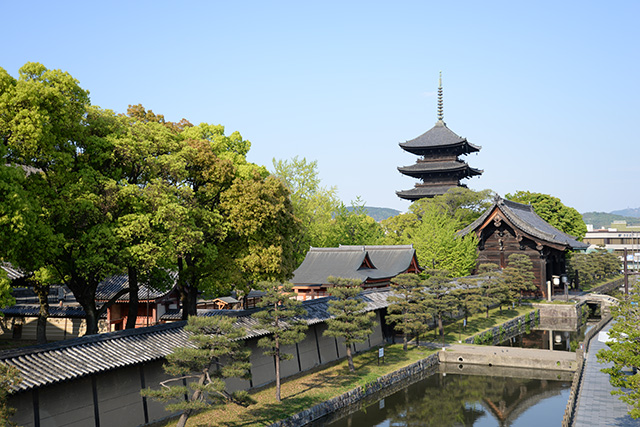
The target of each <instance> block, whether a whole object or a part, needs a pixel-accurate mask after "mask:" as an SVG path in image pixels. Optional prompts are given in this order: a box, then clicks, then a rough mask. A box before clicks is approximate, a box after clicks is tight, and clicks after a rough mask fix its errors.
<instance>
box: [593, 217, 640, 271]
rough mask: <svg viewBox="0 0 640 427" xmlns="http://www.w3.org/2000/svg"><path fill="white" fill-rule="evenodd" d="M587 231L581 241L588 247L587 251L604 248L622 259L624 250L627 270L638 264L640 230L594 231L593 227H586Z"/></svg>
mask: <svg viewBox="0 0 640 427" xmlns="http://www.w3.org/2000/svg"><path fill="white" fill-rule="evenodd" d="M612 225H615V223H614V224H612ZM625 225H626V223H625ZM587 230H589V231H587V234H586V235H585V236H584V239H583V241H584V242H585V243H587V244H588V245H589V249H588V250H589V251H594V250H596V249H599V248H604V249H605V250H606V251H607V252H613V253H614V254H615V255H617V256H619V257H620V259H622V258H623V257H624V251H625V249H626V250H627V262H629V265H628V268H635V264H638V263H640V230H637V231H635V230H634V231H622V230H618V229H616V228H607V229H601V230H594V229H593V227H588V228H587Z"/></svg>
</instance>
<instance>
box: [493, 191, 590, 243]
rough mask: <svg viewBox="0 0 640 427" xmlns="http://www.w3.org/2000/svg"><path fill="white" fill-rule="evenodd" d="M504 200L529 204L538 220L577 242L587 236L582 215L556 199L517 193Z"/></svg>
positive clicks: (506, 196)
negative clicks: (575, 239)
mask: <svg viewBox="0 0 640 427" xmlns="http://www.w3.org/2000/svg"><path fill="white" fill-rule="evenodd" d="M505 198H506V199H509V200H511V201H514V202H518V203H525V204H526V203H528V204H530V205H531V206H533V210H534V211H536V214H538V216H539V217H540V218H542V219H544V220H545V221H547V222H548V223H549V224H551V225H553V226H554V227H555V228H557V229H558V230H560V231H562V232H563V233H566V234H568V235H570V236H574V237H576V238H577V239H578V240H582V239H583V238H584V236H585V234H587V226H586V225H585V223H584V221H583V219H582V215H580V213H579V212H578V211H577V210H575V209H574V208H571V207H568V206H565V205H564V204H563V203H562V201H561V200H560V199H558V198H557V197H553V196H550V195H548V194H541V193H532V192H529V191H517V192H515V193H513V194H507V195H505Z"/></svg>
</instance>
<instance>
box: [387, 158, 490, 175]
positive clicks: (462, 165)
mask: <svg viewBox="0 0 640 427" xmlns="http://www.w3.org/2000/svg"><path fill="white" fill-rule="evenodd" d="M398 170H399V171H400V172H401V173H403V174H404V175H409V176H413V177H415V178H420V177H421V176H422V175H424V174H425V173H430V174H433V173H438V172H441V173H451V172H462V173H461V174H459V175H460V176H461V177H467V176H475V175H481V174H482V172H483V171H482V170H480V169H475V168H472V167H471V166H469V165H468V164H467V163H466V162H461V161H452V162H417V163H415V164H413V165H410V166H401V167H399V168H398Z"/></svg>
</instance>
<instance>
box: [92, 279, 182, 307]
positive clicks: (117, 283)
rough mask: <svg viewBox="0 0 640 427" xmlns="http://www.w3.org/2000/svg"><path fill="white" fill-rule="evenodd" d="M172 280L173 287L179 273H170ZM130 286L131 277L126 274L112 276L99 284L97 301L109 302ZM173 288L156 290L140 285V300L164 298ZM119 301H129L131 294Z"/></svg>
mask: <svg viewBox="0 0 640 427" xmlns="http://www.w3.org/2000/svg"><path fill="white" fill-rule="evenodd" d="M170 276H171V279H172V280H173V282H174V283H173V285H175V281H176V280H177V278H178V273H177V272H172V273H170ZM128 286H129V276H127V275H126V274H118V275H115V276H111V277H109V278H107V279H105V280H103V281H102V282H100V284H98V288H97V289H96V301H109V300H110V299H111V298H113V297H114V296H115V295H116V294H117V293H118V292H119V291H121V290H122V289H125V288H127V287H128ZM172 288H173V286H171V287H169V289H168V290H163V289H156V288H154V287H153V286H152V285H149V284H146V283H139V285H138V300H139V301H146V300H155V299H158V298H162V297H163V296H165V295H167V294H168V293H169V292H171V289H172ZM118 301H120V302H123V301H129V294H128V293H127V294H124V295H123V296H121V297H120V298H118Z"/></svg>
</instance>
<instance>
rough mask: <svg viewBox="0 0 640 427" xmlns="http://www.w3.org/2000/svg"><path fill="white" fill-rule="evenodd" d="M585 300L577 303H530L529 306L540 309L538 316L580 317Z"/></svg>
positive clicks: (555, 317)
mask: <svg viewBox="0 0 640 427" xmlns="http://www.w3.org/2000/svg"><path fill="white" fill-rule="evenodd" d="M585 304H586V302H584V301H581V302H579V303H568V304H560V303H555V304H554V303H535V302H534V303H531V306H532V307H533V308H535V309H537V310H540V317H541V318H543V319H545V318H552V319H580V318H581V317H582V306H583V305H585Z"/></svg>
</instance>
